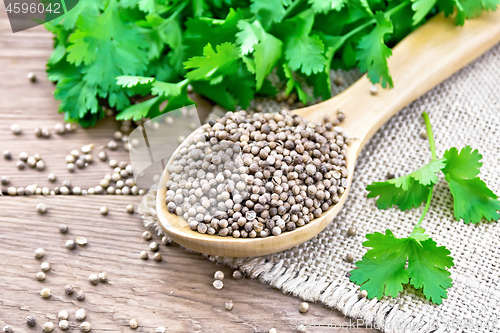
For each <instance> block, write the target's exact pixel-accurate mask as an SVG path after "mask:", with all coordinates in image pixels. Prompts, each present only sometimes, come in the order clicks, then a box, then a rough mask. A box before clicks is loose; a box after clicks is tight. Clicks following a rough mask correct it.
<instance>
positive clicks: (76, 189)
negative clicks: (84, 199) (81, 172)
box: [71, 186, 82, 195]
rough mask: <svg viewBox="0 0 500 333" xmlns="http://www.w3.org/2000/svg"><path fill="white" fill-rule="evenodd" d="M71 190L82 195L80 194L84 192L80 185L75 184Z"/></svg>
mask: <svg viewBox="0 0 500 333" xmlns="http://www.w3.org/2000/svg"><path fill="white" fill-rule="evenodd" d="M71 192H73V194H74V195H80V194H82V189H81V187H79V186H75V187H73V189H72V190H71Z"/></svg>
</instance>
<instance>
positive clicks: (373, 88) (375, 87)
mask: <svg viewBox="0 0 500 333" xmlns="http://www.w3.org/2000/svg"><path fill="white" fill-rule="evenodd" d="M370 94H372V95H377V94H378V87H377V86H376V85H374V84H373V85H372V86H371V87H370Z"/></svg>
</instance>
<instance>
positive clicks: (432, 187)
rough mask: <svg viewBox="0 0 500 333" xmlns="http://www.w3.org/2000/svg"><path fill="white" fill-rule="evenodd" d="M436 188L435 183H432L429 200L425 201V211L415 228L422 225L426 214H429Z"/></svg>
mask: <svg viewBox="0 0 500 333" xmlns="http://www.w3.org/2000/svg"><path fill="white" fill-rule="evenodd" d="M433 190H434V185H431V188H430V189H429V195H428V196H427V202H426V203H425V207H424V211H423V212H422V215H421V216H420V219H419V220H418V223H417V224H416V225H415V227H414V228H413V230H415V229H417V228H418V227H420V224H421V223H422V221H423V220H424V218H425V215H426V214H427V211H428V210H429V207H430V205H431V200H432V192H433Z"/></svg>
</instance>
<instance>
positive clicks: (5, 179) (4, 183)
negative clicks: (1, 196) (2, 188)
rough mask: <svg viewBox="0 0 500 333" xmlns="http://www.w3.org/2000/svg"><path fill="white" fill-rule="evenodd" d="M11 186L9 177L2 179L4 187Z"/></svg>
mask: <svg viewBox="0 0 500 333" xmlns="http://www.w3.org/2000/svg"><path fill="white" fill-rule="evenodd" d="M9 184H10V178H9V177H7V176H3V177H2V185H9Z"/></svg>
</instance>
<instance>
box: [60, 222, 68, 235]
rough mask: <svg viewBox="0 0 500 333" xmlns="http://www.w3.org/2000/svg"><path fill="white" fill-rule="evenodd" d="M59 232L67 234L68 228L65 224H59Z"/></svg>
mask: <svg viewBox="0 0 500 333" xmlns="http://www.w3.org/2000/svg"><path fill="white" fill-rule="evenodd" d="M59 232H60V233H61V234H66V233H67V232H68V226H67V225H66V224H59Z"/></svg>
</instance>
